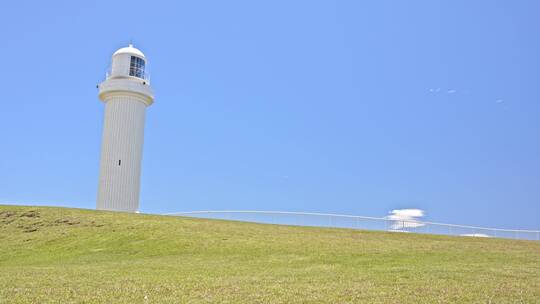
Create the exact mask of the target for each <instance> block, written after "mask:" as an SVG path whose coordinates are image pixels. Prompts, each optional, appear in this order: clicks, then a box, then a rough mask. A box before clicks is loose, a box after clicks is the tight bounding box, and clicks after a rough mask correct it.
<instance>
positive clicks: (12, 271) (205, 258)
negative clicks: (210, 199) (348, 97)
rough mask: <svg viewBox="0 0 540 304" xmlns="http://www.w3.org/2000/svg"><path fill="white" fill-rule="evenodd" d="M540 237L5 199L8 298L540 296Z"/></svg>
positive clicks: (2, 278)
mask: <svg viewBox="0 0 540 304" xmlns="http://www.w3.org/2000/svg"><path fill="white" fill-rule="evenodd" d="M539 299H540V242H534V241H514V240H502V239H484V238H463V237H445V236H431V235H415V234H400V233H385V232H373V231H358V230H348V229H329V228H311V227H290V226H277V225H262V224H252V223H241V222H232V221H221V220H203V219H189V218H178V217H167V216H154V215H140V214H126V213H114V212H98V211H91V210H78V209H66V208H44V207H16V206H0V303H79V302H84V303H540V300H539Z"/></svg>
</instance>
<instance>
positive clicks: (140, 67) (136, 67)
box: [129, 56, 144, 79]
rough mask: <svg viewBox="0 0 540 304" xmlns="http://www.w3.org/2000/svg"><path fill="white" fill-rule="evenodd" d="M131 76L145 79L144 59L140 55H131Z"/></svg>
mask: <svg viewBox="0 0 540 304" xmlns="http://www.w3.org/2000/svg"><path fill="white" fill-rule="evenodd" d="M129 76H134V77H139V78H142V79H144V60H143V59H142V58H139V57H135V56H131V62H130V63H129Z"/></svg>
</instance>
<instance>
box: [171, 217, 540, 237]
mask: <svg viewBox="0 0 540 304" xmlns="http://www.w3.org/2000/svg"><path fill="white" fill-rule="evenodd" d="M166 215H176V216H188V217H196V218H211V219H223V220H233V221H243V222H255V223H265V224H278V225H293V226H316V227H334V228H351V229H367V230H381V231H391V232H406V233H426V234H442V235H454V236H469V237H496V238H511V239H522V240H536V241H538V240H540V230H516V229H498V228H486V227H475V226H465V225H453V224H442V223H433V222H425V221H418V220H396V219H389V218H384V217H369V216H355V215H343V214H331V213H312V212H287V211H189V212H176V213H168V214H166Z"/></svg>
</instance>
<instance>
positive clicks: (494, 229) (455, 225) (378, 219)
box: [164, 210, 540, 234]
mask: <svg viewBox="0 0 540 304" xmlns="http://www.w3.org/2000/svg"><path fill="white" fill-rule="evenodd" d="M234 213H245V214H267V215H271V214H286V215H308V216H328V217H341V218H351V219H364V220H376V221H385V222H392V223H403V224H405V223H414V224H417V225H422V226H428V225H433V226H441V227H450V228H463V229H474V230H485V231H497V232H512V233H533V234H540V230H524V229H503V228H490V227H480V226H470V225H458V224H446V223H437V222H428V221H420V220H401V219H390V218H388V217H372V216H359V215H347V214H335V213H319V212H295V211H261V210H206V211H184V212H173V213H165V214H164V215H173V216H174V215H190V214H193V215H196V214H234ZM403 228H411V227H405V225H403ZM413 228H414V227H413Z"/></svg>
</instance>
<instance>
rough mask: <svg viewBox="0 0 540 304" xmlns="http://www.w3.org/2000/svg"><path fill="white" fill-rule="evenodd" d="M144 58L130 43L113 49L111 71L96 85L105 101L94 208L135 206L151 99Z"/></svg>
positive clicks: (117, 209) (117, 208) (137, 207)
mask: <svg viewBox="0 0 540 304" xmlns="http://www.w3.org/2000/svg"><path fill="white" fill-rule="evenodd" d="M145 66H146V58H145V57H144V54H143V53H142V52H141V51H139V50H138V49H136V48H134V47H133V45H131V44H130V45H129V46H128V47H124V48H121V49H119V50H117V51H116V52H115V53H114V54H113V56H112V64H111V70H110V72H109V73H107V77H106V79H105V81H103V82H102V83H101V84H99V86H98V87H99V99H101V101H103V102H104V103H105V119H104V124H103V143H102V146H101V163H100V173H99V187H98V197H97V209H100V210H115V211H128V212H136V211H138V209H139V190H140V176H141V160H142V148H143V138H144V116H145V111H146V107H148V106H150V105H152V103H153V102H154V95H153V92H152V88H151V87H150V80H149V78H148V76H147V74H146V72H145Z"/></svg>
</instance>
